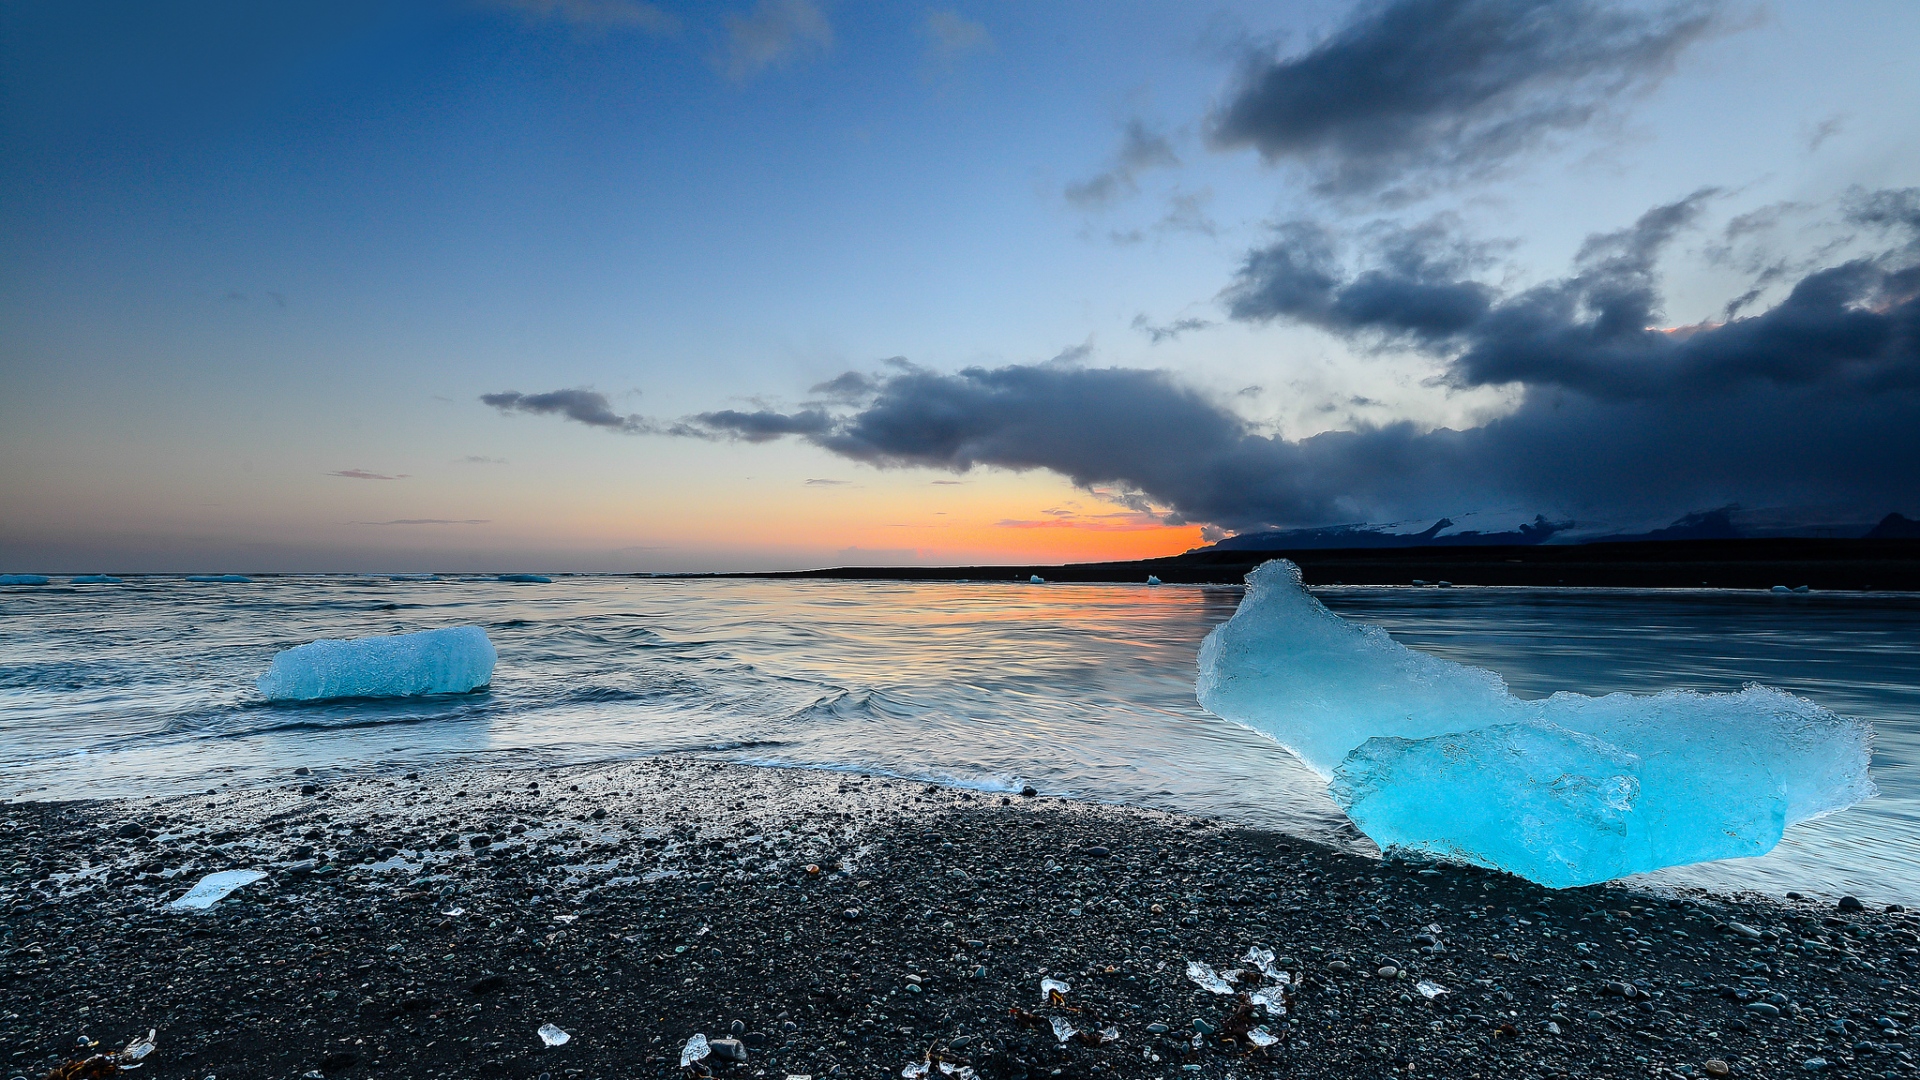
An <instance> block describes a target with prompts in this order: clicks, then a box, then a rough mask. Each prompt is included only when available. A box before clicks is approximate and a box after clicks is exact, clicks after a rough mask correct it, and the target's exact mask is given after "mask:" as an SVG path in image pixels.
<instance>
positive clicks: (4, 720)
mask: <svg viewBox="0 0 1920 1080" xmlns="http://www.w3.org/2000/svg"><path fill="white" fill-rule="evenodd" d="M1315 593H1316V595H1318V596H1319V597H1320V598H1321V599H1322V600H1323V601H1324V602H1325V603H1326V604H1327V605H1328V606H1330V607H1331V608H1333V609H1334V610H1335V611H1337V612H1339V613H1341V614H1342V615H1344V616H1347V617H1349V618H1353V619H1360V620H1365V621H1368V622H1373V623H1377V624H1379V625H1381V626H1383V627H1385V628H1386V629H1387V630H1388V631H1389V632H1391V633H1392V634H1393V635H1394V636H1395V637H1396V638H1398V639H1399V640H1400V641H1402V642H1404V643H1406V644H1408V645H1410V646H1413V647H1414V648H1418V649H1424V650H1427V651H1429V652H1433V653H1436V654H1439V655H1442V656H1446V657H1448V658H1450V659H1454V660H1459V661H1461V662H1463V663H1469V664H1475V665H1479V666H1482V667H1487V668H1491V669H1493V670H1495V671H1498V672H1500V673H1501V674H1502V675H1504V676H1506V678H1507V681H1508V682H1509V684H1510V685H1511V686H1512V687H1513V688H1514V690H1515V691H1516V692H1517V693H1520V694H1522V695H1525V696H1533V695H1546V694H1550V693H1553V692H1555V691H1558V690H1575V691H1580V692H1583V693H1605V692H1609V691H1614V690H1627V691H1633V692H1651V691H1655V690H1662V689H1669V688H1691V689H1698V690H1730V689H1737V688H1738V687H1739V686H1741V685H1742V684H1743V683H1746V682H1749V681H1758V682H1763V683H1767V684H1769V685H1772V686H1777V687H1781V688H1783V689H1787V690H1791V691H1793V692H1794V693H1798V694H1802V695H1804V696H1806V697H1809V698H1812V699H1813V700H1815V701H1818V702H1820V703H1821V704H1823V705H1826V706H1827V707H1829V708H1831V709H1833V710H1835V711H1836V712H1840V713H1844V714H1847V715H1851V716H1858V717H1863V718H1866V719H1868V720H1871V721H1872V722H1873V723H1874V726H1875V728H1876V729H1877V732H1878V736H1877V744H1876V752H1875V755H1874V762H1873V771H1874V778H1875V780H1876V781H1877V782H1878V783H1879V785H1880V789H1881V795H1880V797H1879V798H1877V799H1875V800H1873V801H1872V802H1870V803H1867V804H1865V805H1863V806H1860V807H1856V808H1854V809H1853V810H1849V811H1847V812H1845V813H1842V814H1837V815H1834V816H1832V817H1829V818H1826V819H1823V820H1820V821H1814V822H1809V823H1806V824H1803V825H1799V826H1796V827H1794V828H1793V829H1790V830H1789V831H1788V834H1787V838H1786V840H1785V841H1784V842H1783V843H1782V844H1781V845H1780V847H1779V849H1778V850H1776V851H1775V852H1774V853H1773V854H1771V855H1769V856H1767V857H1766V858H1762V859H1744V860H1736V861H1731V862H1723V863H1714V864H1708V865H1705V866H1699V867H1690V868H1685V869H1678V870H1672V871H1666V872H1664V873H1663V874H1661V875H1657V878H1658V879H1659V880H1664V881H1673V882H1683V883H1688V884H1701V885H1709V886H1713V887H1717V888H1722V889H1725V888H1755V889H1763V890H1767V891H1771V892H1784V891H1786V890H1789V889H1799V890H1802V891H1809V892H1840V891H1850V892H1854V893H1856V894H1858V895H1860V896H1862V897H1863V898H1867V899H1872V900H1880V901H1899V902H1904V903H1910V904H1911V903H1916V902H1920V777H1917V776H1916V774H1915V771H1914V766H1915V763H1916V762H1920V596H1915V595H1911V594H1907V595H1892V594H1813V595H1801V596H1791V597H1781V596H1774V595H1770V594H1753V593H1730V592H1708V591H1700V592H1670V591H1661V592H1655V591H1646V592H1622V591H1599V590H1578V589H1470V588H1456V589H1445V590H1442V589H1413V588H1333V589H1317V590H1315ZM1239 599H1240V590H1238V589H1230V588H1192V587H1172V586H1167V587H1160V588H1147V587H1145V586H1108V585H1045V586H1030V585H1022V584H1014V583H985V582H981V583H884V582H883V583H871V582H831V581H802V582H770V581H731V580H727V581H723V580H711V579H646V578H612V577H571V578H560V579H557V580H556V581H555V582H554V583H553V584H551V585H515V584H506V583H501V582H496V581H493V580H490V579H489V580H461V579H443V580H435V581H389V580H385V579H376V578H344V577H311V578H275V579H262V580H259V581H257V582H254V583H252V584H202V583H190V582H186V581H182V580H179V579H161V578H148V579H129V580H128V583H127V584H124V585H97V586H62V585H53V586H42V587H37V588H35V587H21V588H0V797H7V798H34V799H47V798H81V797H104V796H117V795H140V794H161V793H178V792H185V791H194V790H204V789H207V788H218V787H221V786H223V785H233V786H249V785H256V784H262V783H268V782H278V781H284V780H285V779H286V774H287V772H288V770H291V769H293V768H296V767H299V766H307V767H309V768H313V769H316V770H321V771H323V773H324V772H325V771H326V770H335V769H344V770H361V769H369V768H380V767H391V766H400V765H407V766H419V765H431V764H440V763H447V762H478V763H492V764H499V765H536V764H557V763H565V762H578V761H595V760H605V759H609V758H620V757H632V756H640V755H648V754H659V753H667V752H679V753H687V752H691V753H700V754H709V755H712V756H716V757H722V758H727V759H731V760H739V761H750V762H760V763H768V764H782V765H805V766H824V767H832V768H846V769H858V770H862V771H869V772H878V773H886V774H889V775H896V776H909V777H918V778H926V779H935V780H941V781H945V782H951V783H960V784H967V785H971V786H975V787H979V788H983V789H988V790H1005V789H1013V790H1017V789H1018V788H1019V787H1020V786H1022V785H1023V784H1032V785H1034V786H1035V787H1037V788H1039V789H1041V790H1042V791H1044V792H1048V793H1052V794H1062V795H1075V796H1080V797H1084V798H1091V799H1098V800H1103V801H1110V802H1121V803H1130V804H1135V805H1147V806H1157V807H1164V808H1170V809H1178V810H1186V811H1193V812H1199V813H1207V814H1216V815H1219V816H1222V817H1225V818H1229V819H1232V820H1237V821H1244V822H1248V823H1254V824H1260V825H1267V826H1275V827H1279V828H1284V829H1287V830H1290V831H1293V832H1297V833H1302V834H1306V835H1311V836H1315V837H1318V838H1321V839H1326V840H1331V841H1334V842H1337V843H1342V844H1346V845H1350V846H1357V845H1364V843H1365V842H1364V840H1360V839H1359V838H1357V836H1356V835H1355V834H1354V833H1353V832H1352V831H1351V830H1350V829H1349V828H1346V827H1344V824H1343V822H1344V819H1343V818H1342V817H1341V815H1340V813H1339V811H1338V810H1337V809H1336V808H1335V807H1334V806H1333V804H1332V803H1331V802H1329V801H1328V799H1327V797H1326V795H1325V793H1324V791H1323V790H1322V786H1321V784H1320V781H1319V780H1318V778H1316V777H1315V776H1313V775H1312V774H1311V773H1309V772H1308V771H1307V770H1306V769H1305V768H1304V767H1303V766H1301V765H1299V764H1298V763H1297V762H1295V761H1294V760H1293V758H1292V757H1291V756H1290V755H1288V754H1287V753H1286V752H1285V751H1283V750H1280V749H1279V748H1278V747H1276V746H1275V745H1274V744H1273V743H1271V742H1270V741H1268V740H1266V739H1265V738H1264V737H1262V736H1259V735H1255V734H1253V733H1251V732H1248V731H1245V730H1243V729H1241V728H1238V727H1235V726H1234V725H1232V724H1229V723H1227V722H1225V721H1223V720H1220V719H1218V718H1215V717H1213V716H1211V715H1209V714H1207V713H1206V712H1204V711H1202V710H1201V709H1200V707H1199V706H1198V705H1197V704H1196V703H1195V702H1194V698H1193V680H1194V674H1195V666H1194V657H1195V652H1196V650H1197V648H1198V646H1199V643H1200V639H1201V638H1202V637H1204V636H1205V635H1206V632H1207V631H1208V630H1209V629H1211V628H1212V627H1213V626H1214V625H1215V624H1217V623H1219V622H1221V621H1222V620H1224V619H1226V618H1228V617H1229V616H1230V615H1232V613H1233V610H1234V607H1235V605H1236V604H1237V603H1238V602H1239ZM469 623H471V624H477V625H479V626H483V627H485V628H486V630H487V633H488V635H489V636H490V637H492V639H493V641H494V644H495V645H496V646H497V647H498V649H499V653H500V664H499V668H498V670H497V672H496V674H495V676H494V681H493V685H492V687H491V688H490V689H489V690H487V691H483V692H481V693H477V694H471V695H463V696H459V697H450V698H440V699H425V700H414V701H407V702H382V703H375V702H342V703H332V704H323V705H306V706H287V705H270V704H268V703H267V702H265V701H263V700H262V699H261V698H260V696H259V694H258V693H257V692H256V691H255V690H254V688H253V680H254V679H255V678H257V677H258V676H259V675H260V674H261V673H262V672H263V671H265V670H266V667H267V664H268V662H269V661H270V660H271V658H272V656H273V654H274V653H275V652H276V651H278V650H280V649H283V648H287V647H290V646H293V645H297V644H301V643H303V642H306V641H310V640H312V639H314V638H317V637H354V636H361V635H365V634H384V633H397V632H405V631H411V630H422V629H430V628H433V627H439V626H454V625H461V624H469Z"/></svg>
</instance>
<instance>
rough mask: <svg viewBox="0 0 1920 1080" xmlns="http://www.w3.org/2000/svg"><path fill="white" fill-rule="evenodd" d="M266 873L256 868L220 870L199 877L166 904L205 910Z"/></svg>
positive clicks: (193, 909) (180, 908)
mask: <svg viewBox="0 0 1920 1080" xmlns="http://www.w3.org/2000/svg"><path fill="white" fill-rule="evenodd" d="M266 876H267V875H265V874H263V873H261V872H260V871H258V870H222V871H220V872H219V873H217V874H208V875H207V876H206V877H203V878H201V879H200V880H199V881H198V882H197V883H195V885H194V886H193V888H191V889H188V890H187V891H186V893H185V894H184V895H182V896H181V897H180V899H178V900H175V901H174V902H173V903H171V904H169V905H167V906H168V907H171V908H175V909H177V910H180V911H205V910H206V909H208V908H210V907H212V906H213V905H215V904H217V903H219V902H220V901H222V900H225V899H226V898H227V894H229V893H231V892H233V890H235V889H239V888H243V887H245V886H248V885H251V884H253V883H254V882H256V881H259V880H260V879H262V878H264V877H266Z"/></svg>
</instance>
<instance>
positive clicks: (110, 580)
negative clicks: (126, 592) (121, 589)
mask: <svg viewBox="0 0 1920 1080" xmlns="http://www.w3.org/2000/svg"><path fill="white" fill-rule="evenodd" d="M67 584H69V585H123V584H125V582H123V581H121V580H120V579H119V578H117V577H114V576H113V575H112V574H76V575H74V576H73V577H71V578H68V579H67Z"/></svg>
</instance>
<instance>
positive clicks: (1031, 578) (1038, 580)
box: [1027, 574, 1047, 585]
mask: <svg viewBox="0 0 1920 1080" xmlns="http://www.w3.org/2000/svg"><path fill="white" fill-rule="evenodd" d="M1046 583H1047V579H1046V578H1043V577H1041V576H1040V575H1039V574H1029V575H1027V584H1029V585H1045V584H1046Z"/></svg>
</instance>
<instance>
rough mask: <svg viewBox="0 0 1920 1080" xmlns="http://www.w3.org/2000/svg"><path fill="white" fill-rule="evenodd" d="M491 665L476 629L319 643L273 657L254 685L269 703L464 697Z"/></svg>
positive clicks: (488, 676)
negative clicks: (333, 699) (446, 695)
mask: <svg viewBox="0 0 1920 1080" xmlns="http://www.w3.org/2000/svg"><path fill="white" fill-rule="evenodd" d="M495 659H496V654H495V653H494V651H493V643H492V642H490V641H488V640H487V632H486V631H485V630H482V629H480V628H479V627H477V626H454V627H448V628H447V629H444V630H423V631H421V632H420V633H417V634H393V635H390V636H386V637H365V638H355V639H353V640H351V641H334V640H327V639H323V640H320V641H314V642H309V643H308V644H305V645H301V646H298V647H296V648H292V649H287V650H286V651H284V652H281V653H279V654H277V655H276V656H274V658H273V666H272V667H270V668H268V669H267V673H266V674H265V675H262V676H261V677H260V680H259V682H258V683H257V684H256V685H257V686H259V688H260V692H261V693H262V694H265V695H266V696H267V698H268V699H269V700H272V701H320V700H324V699H327V698H381V697H413V696H415V695H419V694H464V693H466V692H468V691H470V690H475V689H478V688H480V687H482V686H485V685H487V683H488V682H490V681H492V679H493V664H494V660H495Z"/></svg>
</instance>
